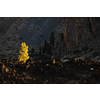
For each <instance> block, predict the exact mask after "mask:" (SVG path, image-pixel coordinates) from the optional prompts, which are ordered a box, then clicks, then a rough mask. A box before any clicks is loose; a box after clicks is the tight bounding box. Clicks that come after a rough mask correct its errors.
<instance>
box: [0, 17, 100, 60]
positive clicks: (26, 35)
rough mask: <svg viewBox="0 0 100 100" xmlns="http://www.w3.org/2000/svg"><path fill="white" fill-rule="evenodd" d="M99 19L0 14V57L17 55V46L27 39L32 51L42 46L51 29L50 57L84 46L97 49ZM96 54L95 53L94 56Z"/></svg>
mask: <svg viewBox="0 0 100 100" xmlns="http://www.w3.org/2000/svg"><path fill="white" fill-rule="evenodd" d="M99 28H100V18H95V17H92V18H91V17H83V18H82V17H79V18H77V17H75V18H74V17H60V18H59V17H54V18H52V17H44V18H42V17H39V18H37V17H36V18H34V17H33V18H32V17H31V18H30V17H21V18H16V17H14V18H13V17H10V18H9V17H3V18H2V17H1V18H0V58H4V57H5V58H9V57H10V56H13V58H16V57H17V56H18V54H19V50H20V45H21V43H22V42H26V44H27V45H28V46H29V50H31V48H32V46H33V45H34V46H35V47H36V48H37V45H41V44H42V43H43V42H44V41H45V40H46V39H48V38H49V35H50V33H51V32H52V31H54V35H55V42H54V47H53V53H52V56H53V57H54V58H61V57H63V56H64V55H68V54H70V53H72V51H73V50H74V49H75V48H79V49H81V48H82V47H83V45H88V47H89V48H90V47H93V48H94V49H95V50H98V51H100V29H99ZM96 56H97V55H96Z"/></svg>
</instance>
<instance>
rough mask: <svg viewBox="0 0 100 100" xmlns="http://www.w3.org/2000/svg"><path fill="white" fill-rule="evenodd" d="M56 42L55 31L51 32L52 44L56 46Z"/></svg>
mask: <svg viewBox="0 0 100 100" xmlns="http://www.w3.org/2000/svg"><path fill="white" fill-rule="evenodd" d="M54 42H55V36H54V32H51V36H50V44H52V45H53V46H54Z"/></svg>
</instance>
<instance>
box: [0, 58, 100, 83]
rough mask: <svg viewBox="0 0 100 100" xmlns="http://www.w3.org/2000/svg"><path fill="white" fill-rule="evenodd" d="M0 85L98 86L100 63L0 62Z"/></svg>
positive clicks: (75, 60)
mask: <svg viewBox="0 0 100 100" xmlns="http://www.w3.org/2000/svg"><path fill="white" fill-rule="evenodd" d="M0 83H1V84H99V83H100V63H99V62H94V61H92V60H82V59H70V60H66V61H64V60H62V59H60V60H56V61H55V60H51V59H43V58H42V59H38V60H32V58H30V59H29V60H27V62H26V63H25V64H22V63H21V62H19V61H18V60H17V59H12V58H10V59H1V60H0Z"/></svg>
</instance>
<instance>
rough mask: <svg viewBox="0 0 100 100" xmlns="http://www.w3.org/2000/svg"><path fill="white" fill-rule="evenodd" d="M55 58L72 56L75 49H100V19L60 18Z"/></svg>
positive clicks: (56, 33) (56, 30) (56, 29)
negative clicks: (85, 46)
mask: <svg viewBox="0 0 100 100" xmlns="http://www.w3.org/2000/svg"><path fill="white" fill-rule="evenodd" d="M55 37H56V40H55V45H54V51H53V55H55V57H59V56H60V57H61V56H64V54H67V55H68V54H70V53H71V52H72V51H73V50H74V49H75V48H79V49H81V48H82V47H83V46H84V45H87V46H88V47H89V48H90V47H94V49H96V50H97V49H98V50H99V49H100V18H94V17H93V18H91V17H89V18H88V17H83V18H82V17H79V18H78V17H75V18H74V17H70V18H69V17H68V18H67V17H66V18H58V24H57V25H56V26H55Z"/></svg>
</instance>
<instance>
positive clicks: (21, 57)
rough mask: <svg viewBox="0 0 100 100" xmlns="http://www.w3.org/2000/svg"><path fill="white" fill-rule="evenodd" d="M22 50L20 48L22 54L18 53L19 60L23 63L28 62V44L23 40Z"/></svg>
mask: <svg viewBox="0 0 100 100" xmlns="http://www.w3.org/2000/svg"><path fill="white" fill-rule="evenodd" d="M20 48H21V50H20V52H19V53H20V55H18V59H19V61H22V62H23V63H25V62H26V60H28V59H29V56H28V53H27V52H28V46H26V44H25V42H23V43H22V44H21V47H20Z"/></svg>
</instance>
